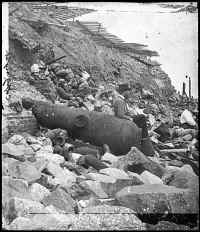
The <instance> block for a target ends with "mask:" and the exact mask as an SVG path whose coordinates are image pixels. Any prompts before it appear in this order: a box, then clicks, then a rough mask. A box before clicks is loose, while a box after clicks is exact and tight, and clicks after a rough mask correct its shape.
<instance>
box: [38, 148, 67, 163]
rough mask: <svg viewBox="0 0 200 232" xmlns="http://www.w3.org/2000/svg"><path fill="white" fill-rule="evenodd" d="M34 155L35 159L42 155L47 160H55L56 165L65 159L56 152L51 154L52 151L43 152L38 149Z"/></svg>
mask: <svg viewBox="0 0 200 232" xmlns="http://www.w3.org/2000/svg"><path fill="white" fill-rule="evenodd" d="M35 157H36V159H37V158H41V157H43V158H45V159H47V160H49V161H52V162H55V163H56V164H58V165H59V164H61V163H64V162H65V159H64V157H63V156H61V155H58V154H53V152H52V153H49V152H44V151H43V150H39V151H38V152H36V155H35Z"/></svg>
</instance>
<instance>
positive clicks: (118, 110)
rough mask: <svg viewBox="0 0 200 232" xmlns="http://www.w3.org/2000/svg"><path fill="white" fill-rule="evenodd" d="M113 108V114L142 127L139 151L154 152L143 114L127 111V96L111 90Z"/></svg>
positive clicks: (149, 153) (152, 153) (147, 153)
mask: <svg viewBox="0 0 200 232" xmlns="http://www.w3.org/2000/svg"><path fill="white" fill-rule="evenodd" d="M112 97H113V108H114V113H115V116H116V117H118V118H123V119H127V120H131V121H133V122H134V123H135V124H136V125H137V126H138V127H139V128H141V129H142V141H141V145H142V146H141V151H142V152H143V153H144V154H145V155H148V156H152V155H154V154H155V151H154V148H153V146H152V143H151V141H150V139H149V136H148V130H147V121H146V117H145V115H143V114H137V115H131V114H130V113H129V110H128V107H127V103H126V101H128V97H127V96H126V95H125V97H124V99H123V98H122V96H120V95H119V94H118V93H117V92H113V94H112Z"/></svg>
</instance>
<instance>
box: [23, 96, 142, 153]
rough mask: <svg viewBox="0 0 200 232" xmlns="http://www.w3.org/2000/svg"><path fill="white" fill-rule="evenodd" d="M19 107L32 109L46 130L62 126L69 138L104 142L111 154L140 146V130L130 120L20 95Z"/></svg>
mask: <svg viewBox="0 0 200 232" xmlns="http://www.w3.org/2000/svg"><path fill="white" fill-rule="evenodd" d="M22 104H23V107H24V108H26V109H29V108H32V112H33V114H34V115H35V117H36V119H37V121H38V123H39V124H40V125H42V126H43V127H47V128H49V129H55V128H61V129H66V130H67V131H68V133H69V135H70V137H72V138H74V139H75V138H76V139H81V140H82V141H84V142H89V143H91V144H93V145H96V146H103V145H104V144H108V145H109V147H110V150H111V151H112V152H113V154H115V155H118V156H120V155H125V154H127V152H128V151H129V150H130V148H131V147H132V146H135V147H137V148H138V149H140V148H141V136H142V133H141V129H140V128H139V127H137V125H136V124H135V123H133V122H131V121H128V120H125V119H120V118H117V117H115V116H112V115H108V114H104V113H101V112H95V111H92V112H90V111H87V110H83V109H80V108H70V107H67V106H64V105H62V104H51V103H47V102H42V101H34V100H32V99H28V98H23V99H22Z"/></svg>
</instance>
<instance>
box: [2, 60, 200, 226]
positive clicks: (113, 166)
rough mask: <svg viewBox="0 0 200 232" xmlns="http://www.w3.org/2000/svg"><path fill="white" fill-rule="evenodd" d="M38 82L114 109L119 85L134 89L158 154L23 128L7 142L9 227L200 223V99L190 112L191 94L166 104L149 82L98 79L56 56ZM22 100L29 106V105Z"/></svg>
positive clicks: (134, 101)
mask: <svg viewBox="0 0 200 232" xmlns="http://www.w3.org/2000/svg"><path fill="white" fill-rule="evenodd" d="M30 83H31V84H32V85H33V86H35V87H36V89H38V90H39V91H40V92H41V93H42V94H43V95H44V96H45V97H46V98H47V99H48V100H49V101H51V102H53V103H57V104H63V106H68V107H71V108H83V109H86V110H88V111H99V112H104V113H106V114H110V115H114V111H113V106H112V98H111V94H112V92H113V90H115V91H118V93H119V94H121V97H122V98H123V96H125V97H127V96H128V99H129V100H128V108H129V111H130V112H132V114H133V115H134V114H143V115H145V117H146V118H147V120H148V133H149V137H150V139H151V141H152V144H153V146H154V149H155V151H156V152H155V155H154V156H146V155H144V154H143V153H142V152H141V151H140V150H139V149H137V148H136V147H132V148H131V150H130V151H129V152H128V153H127V154H126V155H123V156H116V155H115V154H112V152H111V151H110V149H109V147H108V146H107V145H104V146H103V147H96V146H94V145H92V144H89V143H84V142H82V141H80V140H77V139H74V138H71V137H70V135H69V134H68V132H67V131H66V130H62V129H60V128H57V129H53V130H50V129H47V128H43V127H40V130H39V131H38V132H37V134H35V135H30V134H28V133H19V134H15V135H13V136H12V137H10V138H9V139H8V141H7V142H6V143H4V144H3V145H2V146H3V147H2V154H3V157H2V166H3V168H2V176H3V177H2V187H3V195H2V196H3V198H2V199H3V201H2V206H3V207H2V212H3V213H2V215H3V220H2V222H3V228H4V229H20V230H21V229H22V230H26V229H29V230H34V229H43V230H45V229H47V230H48V229H56V230H57V229H62V230H64V229H70V230H74V229H78V230H79V229H84V230H87V229H96V230H100V229H101V230H102V229H111V230H112V229H130V230H132V229H133V230H134V229H138V230H152V229H153V230H154V229H155V230H160V229H163V230H166V229H181V230H182V229H183V230H193V229H197V228H198V222H199V219H198V201H199V191H198V189H199V182H198V175H199V172H198V168H199V166H198V161H199V153H198V138H197V133H198V126H197V117H198V116H197V113H198V110H197V108H196V106H197V105H196V102H195V101H193V102H191V103H190V108H188V109H189V110H183V109H186V106H187V102H184V99H181V96H178V97H177V96H173V97H171V98H170V99H169V102H170V104H166V102H159V101H157V100H156V98H155V97H154V95H153V93H151V91H149V90H147V89H144V88H143V87H142V86H141V84H139V83H116V82H113V83H112V84H110V85H109V86H104V85H97V84H96V83H95V81H94V80H93V79H92V78H91V76H90V74H89V73H88V72H86V71H85V70H83V69H81V68H80V69H76V70H72V68H70V67H67V66H66V65H65V64H64V63H55V62H54V63H52V64H49V65H45V64H44V63H43V62H42V61H39V62H38V63H36V64H34V65H33V66H32V67H31V78H30ZM45 83H46V84H45ZM47 83H51V85H48V84H47ZM180 105H181V106H182V108H181V107H180ZM19 106H21V108H20V107H19ZM12 107H13V109H20V110H19V112H20V111H23V110H24V109H23V107H22V105H21V102H16V104H12ZM16 107H18V108H16ZM178 109H179V110H178ZM191 112H192V113H193V114H192V113H191ZM195 114H196V118H195V117H194V115H195Z"/></svg>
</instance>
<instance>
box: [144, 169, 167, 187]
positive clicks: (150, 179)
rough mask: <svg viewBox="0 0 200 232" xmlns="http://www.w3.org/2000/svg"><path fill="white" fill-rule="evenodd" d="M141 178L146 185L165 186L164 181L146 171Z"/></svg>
mask: <svg viewBox="0 0 200 232" xmlns="http://www.w3.org/2000/svg"><path fill="white" fill-rule="evenodd" d="M140 176H141V178H142V181H143V183H144V184H163V182H162V180H161V179H160V178H159V177H158V176H156V175H154V174H152V173H150V172H148V171H144V172H143V173H142V174H140Z"/></svg>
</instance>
